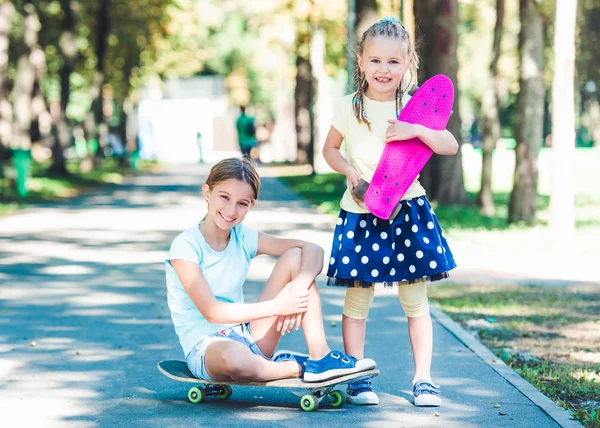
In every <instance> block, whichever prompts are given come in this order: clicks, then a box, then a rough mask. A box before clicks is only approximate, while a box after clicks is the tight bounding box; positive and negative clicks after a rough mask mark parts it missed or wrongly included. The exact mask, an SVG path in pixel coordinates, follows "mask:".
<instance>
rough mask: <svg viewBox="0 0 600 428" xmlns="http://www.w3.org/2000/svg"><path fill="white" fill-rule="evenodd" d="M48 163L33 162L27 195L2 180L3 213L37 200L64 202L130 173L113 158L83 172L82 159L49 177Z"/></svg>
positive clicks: (145, 165)
mask: <svg viewBox="0 0 600 428" xmlns="http://www.w3.org/2000/svg"><path fill="white" fill-rule="evenodd" d="M154 165H155V164H154V163H153V162H145V163H142V165H141V168H140V169H142V170H144V169H149V168H151V167H153V166H154ZM49 166H50V162H44V163H34V164H33V170H32V173H31V177H30V178H29V180H28V181H27V188H28V190H29V195H27V197H25V198H21V197H20V196H19V195H18V194H17V192H16V189H15V188H14V186H12V185H11V183H10V182H9V180H8V179H6V178H5V179H3V180H0V190H1V192H2V193H1V194H0V216H1V215H5V214H10V213H13V212H15V211H18V210H20V209H23V208H26V207H28V206H30V205H32V204H36V203H41V202H57V201H61V200H64V199H67V198H70V197H74V196H77V195H80V194H82V193H85V192H86V191H89V190H91V189H94V188H97V187H99V186H102V185H105V184H109V183H121V182H122V180H123V178H124V177H125V176H126V175H127V174H129V173H128V172H126V171H125V170H124V169H123V168H122V167H121V166H119V164H118V162H117V160H116V159H113V158H107V159H103V160H102V161H101V162H100V165H99V167H98V168H97V169H94V170H92V171H89V172H83V171H81V169H80V162H78V161H68V162H67V170H68V171H69V173H70V174H69V175H67V176H65V177H50V176H48V174H47V170H48V168H49Z"/></svg>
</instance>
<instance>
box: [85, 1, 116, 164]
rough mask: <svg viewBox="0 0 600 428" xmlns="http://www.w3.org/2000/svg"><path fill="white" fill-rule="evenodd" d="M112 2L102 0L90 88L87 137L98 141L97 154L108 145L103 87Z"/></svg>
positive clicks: (99, 154) (86, 125)
mask: <svg viewBox="0 0 600 428" xmlns="http://www.w3.org/2000/svg"><path fill="white" fill-rule="evenodd" d="M110 3H111V0H100V2H99V6H100V9H99V10H98V31H97V34H96V58H97V62H96V73H95V74H94V82H93V84H92V87H91V88H90V95H91V98H92V100H93V101H92V106H91V108H90V111H89V113H88V117H87V118H86V121H85V128H86V139H88V140H90V139H91V140H96V141H97V142H98V152H97V153H96V156H101V154H102V149H103V148H104V146H105V145H106V141H105V140H106V137H107V135H105V134H106V132H101V129H100V126H102V127H103V128H106V126H107V125H106V123H105V122H106V120H105V117H104V97H103V94H102V87H103V85H104V80H105V69H106V64H105V58H106V48H107V43H108V33H109V31H110Z"/></svg>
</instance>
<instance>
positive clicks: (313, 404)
mask: <svg viewBox="0 0 600 428" xmlns="http://www.w3.org/2000/svg"><path fill="white" fill-rule="evenodd" d="M300 407H301V408H302V410H304V411H305V412H312V411H313V410H317V409H318V408H319V401H318V400H317V397H315V396H314V395H308V394H307V395H305V396H303V397H302V398H301V399H300Z"/></svg>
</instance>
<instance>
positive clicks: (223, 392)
mask: <svg viewBox="0 0 600 428" xmlns="http://www.w3.org/2000/svg"><path fill="white" fill-rule="evenodd" d="M232 393H233V391H232V389H231V386H230V385H219V393H218V394H217V398H219V399H221V400H227V399H228V398H229V397H231V394H232Z"/></svg>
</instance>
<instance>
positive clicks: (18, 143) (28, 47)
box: [11, 2, 40, 150]
mask: <svg viewBox="0 0 600 428" xmlns="http://www.w3.org/2000/svg"><path fill="white" fill-rule="evenodd" d="M21 14H22V17H23V37H22V39H21V40H19V42H18V46H17V51H18V55H19V57H18V59H17V68H16V72H15V82H14V88H13V105H14V114H15V122H14V132H13V139H12V142H11V146H12V148H14V149H22V150H29V149H31V137H30V135H29V131H30V129H31V119H32V95H33V88H34V83H35V68H34V66H33V64H32V61H31V59H32V55H31V53H32V52H33V50H34V48H35V47H36V46H37V40H38V33H39V31H40V21H39V18H38V15H37V12H36V10H35V7H34V5H33V4H32V3H31V2H25V3H24V4H23V6H22V8H21Z"/></svg>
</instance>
